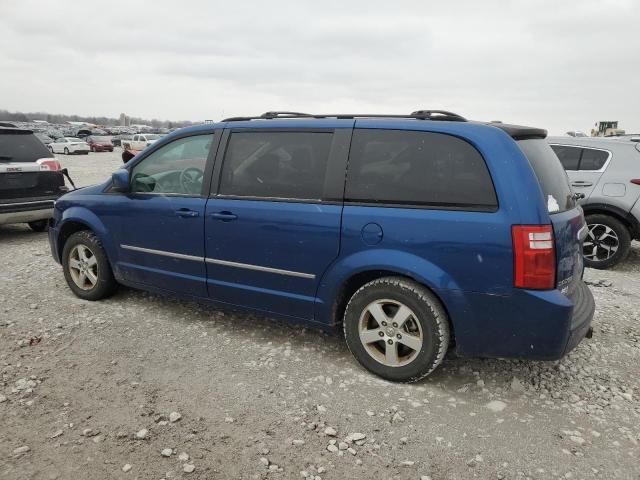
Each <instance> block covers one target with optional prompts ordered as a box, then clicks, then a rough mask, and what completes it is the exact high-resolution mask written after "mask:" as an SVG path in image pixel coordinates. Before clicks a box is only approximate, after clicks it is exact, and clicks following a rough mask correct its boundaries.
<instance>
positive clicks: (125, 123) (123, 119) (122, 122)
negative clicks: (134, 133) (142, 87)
mask: <svg viewBox="0 0 640 480" xmlns="http://www.w3.org/2000/svg"><path fill="white" fill-rule="evenodd" d="M128 125H129V118H128V117H127V116H126V115H125V114H124V113H121V114H120V126H121V127H127V126H128Z"/></svg>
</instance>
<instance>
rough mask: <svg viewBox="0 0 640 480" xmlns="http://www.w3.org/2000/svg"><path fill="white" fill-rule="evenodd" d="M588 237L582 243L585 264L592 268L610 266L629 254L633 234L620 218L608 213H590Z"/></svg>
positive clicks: (588, 217) (587, 220) (587, 219)
mask: <svg viewBox="0 0 640 480" xmlns="http://www.w3.org/2000/svg"><path fill="white" fill-rule="evenodd" d="M586 222H587V228H588V233H587V238H585V239H584V243H583V244H582V253H583V255H584V264H585V265H586V266H587V267H591V268H609V267H612V266H614V265H616V264H617V263H619V262H621V261H622V260H624V259H625V258H626V257H627V255H628V254H629V249H630V246H631V234H630V233H629V229H627V227H625V226H624V225H623V224H622V222H620V221H619V220H617V219H615V218H613V217H610V216H608V215H601V214H595V215H588V216H587V218H586Z"/></svg>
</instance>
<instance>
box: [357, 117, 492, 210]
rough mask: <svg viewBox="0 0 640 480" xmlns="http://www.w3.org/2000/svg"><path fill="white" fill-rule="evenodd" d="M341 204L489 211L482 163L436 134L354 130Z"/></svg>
mask: <svg viewBox="0 0 640 480" xmlns="http://www.w3.org/2000/svg"><path fill="white" fill-rule="evenodd" d="M345 200H347V201H353V202H366V203H378V204H392V205H395V204H399V205H423V206H433V207H437V208H447V207H449V208H458V209H464V210H467V209H468V210H483V211H495V210H496V209H497V205H498V202H497V199H496V193H495V190H494V187H493V182H492V180H491V176H490V174H489V171H488V169H487V166H486V164H485V161H484V159H483V158H482V156H481V155H480V153H479V152H478V151H477V150H476V149H475V147H473V146H472V145H471V144H469V143H467V142H466V141H464V140H462V139H460V138H457V137H454V136H451V135H445V134H441V133H434V132H419V131H403V130H380V129H359V130H355V132H354V134H353V140H352V143H351V153H350V155H349V165H348V170H347V183H346V188H345Z"/></svg>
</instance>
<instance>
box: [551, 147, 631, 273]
mask: <svg viewBox="0 0 640 480" xmlns="http://www.w3.org/2000/svg"><path fill="white" fill-rule="evenodd" d="M548 142H549V144H550V145H551V148H553V150H554V151H555V152H556V155H557V156H558V158H559V159H560V162H562V165H563V166H564V169H565V170H566V171H567V174H568V176H569V181H570V183H571V186H572V188H573V190H574V191H575V192H576V193H577V194H583V195H584V198H582V199H580V203H581V205H582V208H583V209H584V215H585V217H586V221H587V226H588V229H589V232H588V235H587V238H586V239H585V241H584V247H583V254H584V259H585V264H586V265H587V266H588V267H593V268H609V267H611V266H613V265H615V264H617V263H619V262H621V261H622V260H624V259H625V257H626V256H627V254H628V253H629V248H630V245H631V241H632V240H640V202H638V198H639V197H640V143H638V142H630V141H628V140H626V139H625V140H620V139H603V138H589V137H587V138H578V137H549V138H548Z"/></svg>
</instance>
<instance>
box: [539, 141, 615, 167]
mask: <svg viewBox="0 0 640 480" xmlns="http://www.w3.org/2000/svg"><path fill="white" fill-rule="evenodd" d="M551 148H552V149H553V151H554V152H555V154H556V155H557V156H558V158H559V159H560V163H562V166H563V167H564V169H565V170H573V171H576V170H586V171H591V170H600V169H601V168H602V167H604V164H605V163H607V159H608V158H609V152H607V151H605V150H596V149H593V148H581V147H572V146H569V145H551Z"/></svg>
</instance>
